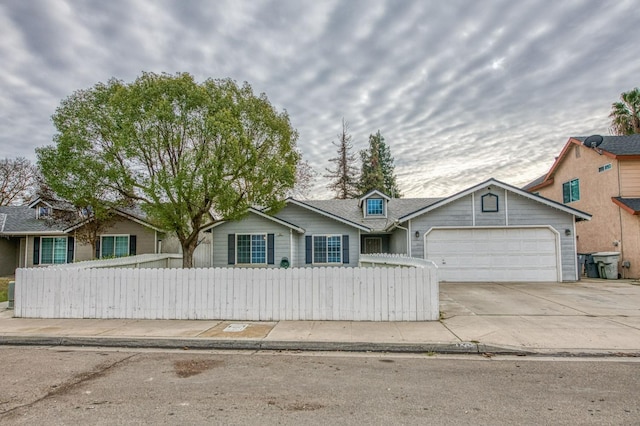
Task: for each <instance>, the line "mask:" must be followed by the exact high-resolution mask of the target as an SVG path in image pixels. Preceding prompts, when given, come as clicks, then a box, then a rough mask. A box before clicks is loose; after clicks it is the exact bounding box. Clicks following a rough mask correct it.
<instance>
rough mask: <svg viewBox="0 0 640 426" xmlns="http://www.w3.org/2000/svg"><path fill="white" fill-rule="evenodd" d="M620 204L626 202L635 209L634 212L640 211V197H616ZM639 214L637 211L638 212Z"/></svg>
mask: <svg viewBox="0 0 640 426" xmlns="http://www.w3.org/2000/svg"><path fill="white" fill-rule="evenodd" d="M614 198H615V199H616V200H618V202H619V203H620V204H624V205H625V206H627V207H629V210H633V211H634V212H640V198H622V197H614ZM636 214H637V213H636Z"/></svg>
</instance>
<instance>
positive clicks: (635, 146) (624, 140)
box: [573, 134, 640, 155]
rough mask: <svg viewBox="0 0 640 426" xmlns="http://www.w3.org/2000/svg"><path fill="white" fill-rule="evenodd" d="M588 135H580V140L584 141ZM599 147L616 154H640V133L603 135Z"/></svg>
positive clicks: (578, 138)
mask: <svg viewBox="0 0 640 426" xmlns="http://www.w3.org/2000/svg"><path fill="white" fill-rule="evenodd" d="M586 138H587V136H578V137H574V138H573V139H577V140H579V141H580V142H584V140H585V139H586ZM598 148H599V149H602V150H604V151H607V152H610V153H612V154H615V155H640V134H638V135H625V136H603V137H602V143H601V144H600V145H598Z"/></svg>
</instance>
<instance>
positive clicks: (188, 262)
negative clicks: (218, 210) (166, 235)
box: [180, 235, 198, 268]
mask: <svg viewBox="0 0 640 426" xmlns="http://www.w3.org/2000/svg"><path fill="white" fill-rule="evenodd" d="M180 244H181V245H182V267H183V268H193V253H194V252H195V251H196V247H198V238H197V235H196V237H195V238H188V239H187V240H186V241H180Z"/></svg>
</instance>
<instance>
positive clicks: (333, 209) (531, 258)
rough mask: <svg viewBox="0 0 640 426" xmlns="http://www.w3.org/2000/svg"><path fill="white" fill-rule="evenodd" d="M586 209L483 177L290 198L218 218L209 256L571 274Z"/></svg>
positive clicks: (471, 274)
mask: <svg viewBox="0 0 640 426" xmlns="http://www.w3.org/2000/svg"><path fill="white" fill-rule="evenodd" d="M590 217H591V216H590V215H589V214H587V213H584V212H582V211H580V210H577V209H575V208H573V207H570V206H566V205H564V204H562V203H558V202H555V201H552V200H549V199H546V198H543V197H540V196H537V195H534V194H531V193H529V192H527V191H523V190H521V189H519V188H516V187H513V186H511V185H508V184H505V183H503V182H500V181H497V180H495V179H489V180H487V181H485V182H482V183H480V184H477V185H474V186H472V187H470V188H468V189H466V190H464V191H461V192H459V193H457V194H455V195H452V196H450V197H446V198H415V199H411V198H390V197H388V196H387V195H385V194H383V193H381V192H379V191H371V192H370V193H368V194H366V195H364V196H363V197H362V198H360V199H348V200H304V201H302V200H296V199H292V198H290V199H288V200H287V203H286V206H285V207H284V208H283V209H282V210H280V211H278V212H277V213H275V214H273V215H270V214H269V213H268V212H266V211H262V210H259V209H250V210H249V211H248V212H247V214H246V215H245V216H244V218H243V219H241V220H239V221H229V222H218V223H215V224H213V225H212V226H211V227H210V229H208V231H207V232H211V234H212V238H211V241H212V246H213V250H212V254H211V266H214V267H227V266H234V267H237V266H241V267H252V266H256V267H286V266H294V267H312V266H357V265H358V264H359V257H360V255H361V254H369V253H388V254H400V255H405V256H411V257H416V258H422V259H429V260H432V261H433V262H434V263H435V264H436V265H437V266H438V268H439V269H438V274H439V279H440V280H441V281H574V280H576V279H578V265H577V257H576V241H575V233H576V232H575V229H576V228H575V225H576V222H577V221H582V220H589V219H590Z"/></svg>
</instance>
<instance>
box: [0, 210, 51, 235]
mask: <svg viewBox="0 0 640 426" xmlns="http://www.w3.org/2000/svg"><path fill="white" fill-rule="evenodd" d="M0 234H1V235H31V234H41V235H64V231H63V230H62V228H61V227H60V226H52V225H50V223H49V222H48V221H46V220H42V219H37V218H36V212H35V210H34V209H33V208H31V207H29V206H0Z"/></svg>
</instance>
